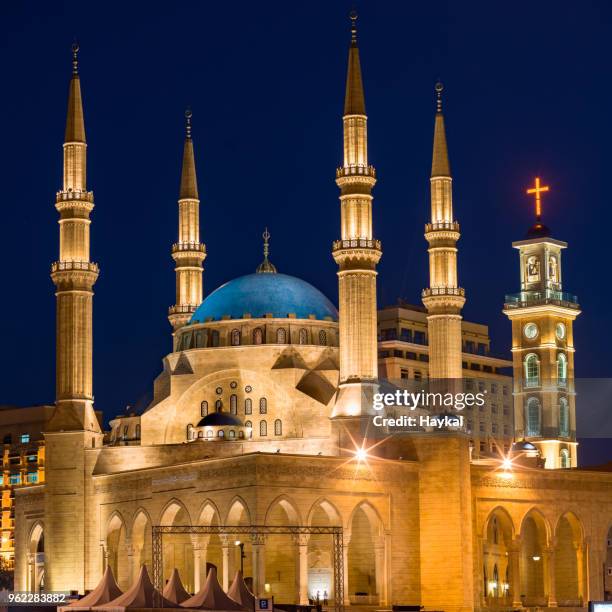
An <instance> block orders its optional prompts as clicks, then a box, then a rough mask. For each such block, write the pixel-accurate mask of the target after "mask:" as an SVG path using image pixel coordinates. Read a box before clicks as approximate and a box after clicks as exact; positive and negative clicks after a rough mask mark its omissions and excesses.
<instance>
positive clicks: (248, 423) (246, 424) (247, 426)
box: [244, 421, 253, 429]
mask: <svg viewBox="0 0 612 612" xmlns="http://www.w3.org/2000/svg"><path fill="white" fill-rule="evenodd" d="M244 426H245V427H246V428H247V429H252V428H253V423H251V421H245V423H244Z"/></svg>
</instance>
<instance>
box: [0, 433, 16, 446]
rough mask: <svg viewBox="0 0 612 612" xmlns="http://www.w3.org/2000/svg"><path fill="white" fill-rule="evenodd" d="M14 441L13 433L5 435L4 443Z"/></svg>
mask: <svg viewBox="0 0 612 612" xmlns="http://www.w3.org/2000/svg"><path fill="white" fill-rule="evenodd" d="M12 443H13V436H12V435H11V434H7V435H6V436H4V439H3V440H2V444H12Z"/></svg>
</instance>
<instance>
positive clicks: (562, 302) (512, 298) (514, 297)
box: [504, 289, 579, 308]
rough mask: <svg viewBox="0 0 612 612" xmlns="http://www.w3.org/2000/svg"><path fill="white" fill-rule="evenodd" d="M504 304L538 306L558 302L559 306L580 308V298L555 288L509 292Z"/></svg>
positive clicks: (507, 305)
mask: <svg viewBox="0 0 612 612" xmlns="http://www.w3.org/2000/svg"><path fill="white" fill-rule="evenodd" d="M504 304H505V306H506V307H507V308H521V307H524V306H537V305H538V304H557V305H559V306H567V307H568V308H579V306H578V298H577V297H576V296H575V295H572V294H571V293H567V292H565V291H555V290H553V289H545V290H544V291H521V292H520V293H509V294H507V295H506V297H505V299H504Z"/></svg>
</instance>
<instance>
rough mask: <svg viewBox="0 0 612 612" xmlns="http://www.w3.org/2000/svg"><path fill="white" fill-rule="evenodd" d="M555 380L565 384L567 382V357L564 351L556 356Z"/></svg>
mask: <svg viewBox="0 0 612 612" xmlns="http://www.w3.org/2000/svg"><path fill="white" fill-rule="evenodd" d="M557 382H558V383H559V384H560V385H563V386H565V385H566V384H567V357H566V355H565V353H559V355H558V356H557Z"/></svg>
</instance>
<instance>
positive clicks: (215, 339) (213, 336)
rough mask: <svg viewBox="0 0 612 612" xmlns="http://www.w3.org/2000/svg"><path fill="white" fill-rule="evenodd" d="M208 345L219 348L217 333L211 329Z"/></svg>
mask: <svg viewBox="0 0 612 612" xmlns="http://www.w3.org/2000/svg"><path fill="white" fill-rule="evenodd" d="M210 344H211V345H212V346H219V332H218V330H216V329H213V330H212V332H211V337H210Z"/></svg>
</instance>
